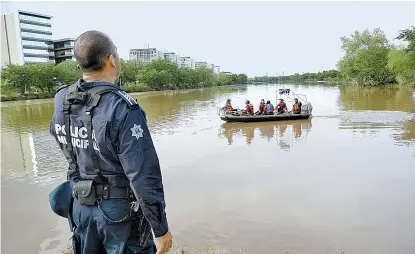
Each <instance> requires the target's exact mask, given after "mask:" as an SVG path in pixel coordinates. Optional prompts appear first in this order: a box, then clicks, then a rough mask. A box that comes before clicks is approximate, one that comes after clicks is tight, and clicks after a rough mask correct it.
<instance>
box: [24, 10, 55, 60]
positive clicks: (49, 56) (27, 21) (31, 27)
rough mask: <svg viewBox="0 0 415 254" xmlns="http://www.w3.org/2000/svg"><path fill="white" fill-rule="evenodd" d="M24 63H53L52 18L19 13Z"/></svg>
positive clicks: (36, 14) (25, 12)
mask: <svg viewBox="0 0 415 254" xmlns="http://www.w3.org/2000/svg"><path fill="white" fill-rule="evenodd" d="M18 20H19V25H20V37H21V45H22V50H23V62H24V63H46V62H53V61H54V59H55V54H54V52H53V41H52V23H51V20H52V16H48V15H43V14H38V13H33V12H27V11H18Z"/></svg>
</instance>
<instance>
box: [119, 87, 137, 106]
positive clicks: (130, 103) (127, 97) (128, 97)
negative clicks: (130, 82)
mask: <svg viewBox="0 0 415 254" xmlns="http://www.w3.org/2000/svg"><path fill="white" fill-rule="evenodd" d="M115 93H116V94H118V95H119V96H120V97H121V98H122V99H123V100H124V101H125V102H126V103H127V105H128V107H129V108H138V103H137V101H136V100H135V99H134V98H133V97H131V95H129V94H128V93H126V92H124V91H123V90H118V91H115Z"/></svg>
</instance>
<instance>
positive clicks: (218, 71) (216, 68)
mask: <svg viewBox="0 0 415 254" xmlns="http://www.w3.org/2000/svg"><path fill="white" fill-rule="evenodd" d="M213 73H215V74H217V75H219V73H220V66H219V65H214V66H213Z"/></svg>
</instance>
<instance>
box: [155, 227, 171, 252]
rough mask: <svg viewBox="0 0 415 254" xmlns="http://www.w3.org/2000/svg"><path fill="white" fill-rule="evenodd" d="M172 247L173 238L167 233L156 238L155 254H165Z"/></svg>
mask: <svg viewBox="0 0 415 254" xmlns="http://www.w3.org/2000/svg"><path fill="white" fill-rule="evenodd" d="M172 245H173V236H172V234H171V233H170V231H168V232H167V233H166V234H165V235H163V236H160V237H157V238H156V246H157V253H156V254H165V253H167V252H168V251H169V250H170V248H171V246H172Z"/></svg>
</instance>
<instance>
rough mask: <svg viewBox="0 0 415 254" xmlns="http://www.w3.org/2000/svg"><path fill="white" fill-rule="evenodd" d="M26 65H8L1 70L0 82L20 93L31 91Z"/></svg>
mask: <svg viewBox="0 0 415 254" xmlns="http://www.w3.org/2000/svg"><path fill="white" fill-rule="evenodd" d="M30 78H31V77H30V74H29V67H28V65H9V66H7V67H6V68H3V70H2V72H1V83H2V85H4V86H9V87H11V88H15V89H17V90H18V91H19V92H20V93H21V94H24V93H26V92H31V85H30V84H31V83H30Z"/></svg>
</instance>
